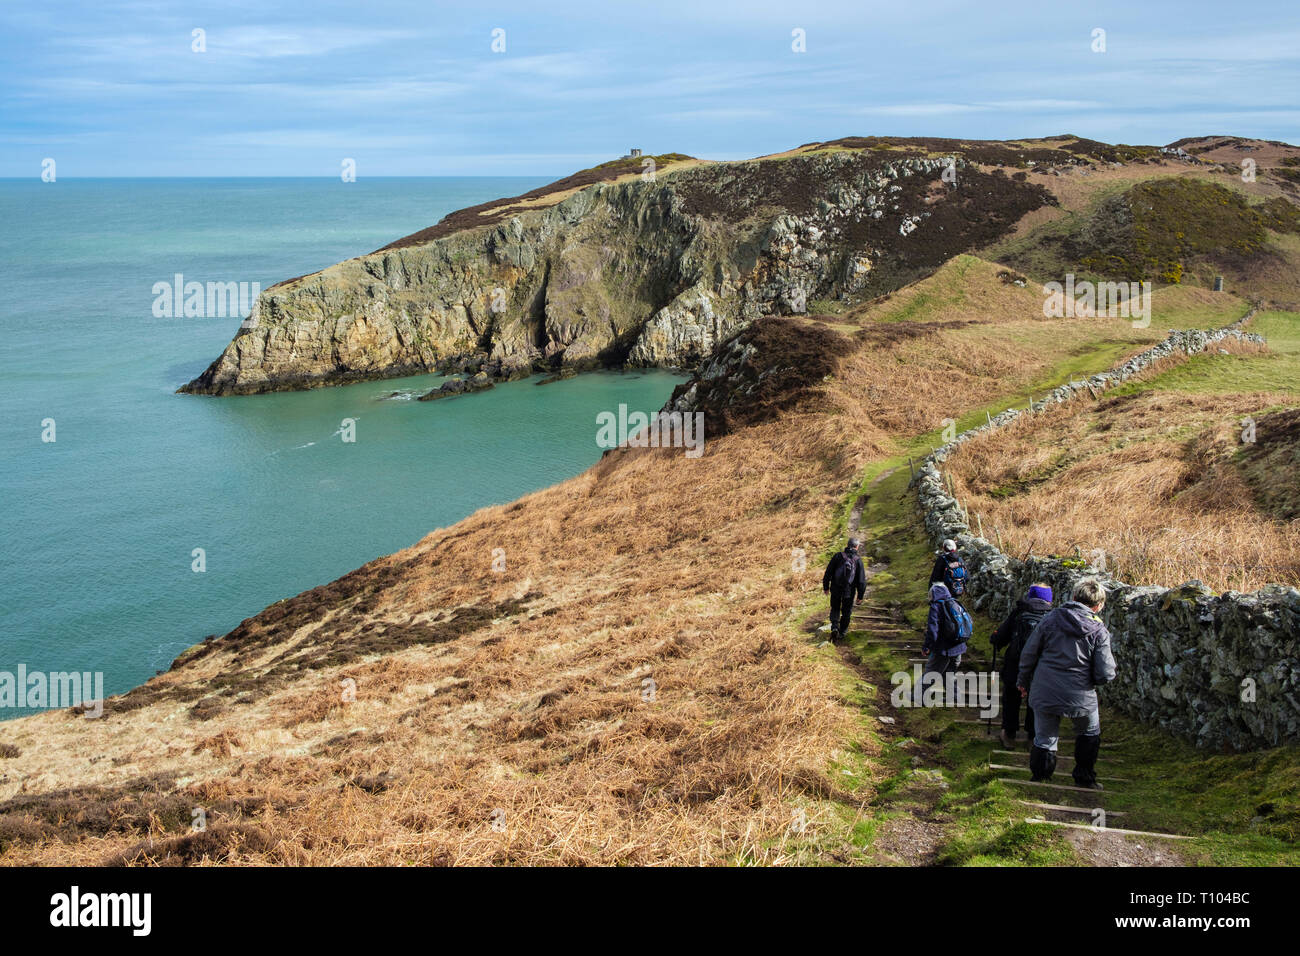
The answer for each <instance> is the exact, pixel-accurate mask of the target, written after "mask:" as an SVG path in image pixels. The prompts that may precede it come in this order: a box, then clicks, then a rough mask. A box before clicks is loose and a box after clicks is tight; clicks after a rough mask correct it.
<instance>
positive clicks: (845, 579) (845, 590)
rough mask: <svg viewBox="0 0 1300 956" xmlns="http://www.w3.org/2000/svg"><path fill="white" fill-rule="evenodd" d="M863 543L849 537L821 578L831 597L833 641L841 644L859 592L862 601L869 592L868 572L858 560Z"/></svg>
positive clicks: (825, 590)
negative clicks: (839, 641)
mask: <svg viewBox="0 0 1300 956" xmlns="http://www.w3.org/2000/svg"><path fill="white" fill-rule="evenodd" d="M860 547H861V542H860V541H858V539H857V538H849V543H848V544H847V545H846V546H845V548H844V550H843V551H840V552H837V553H836V555H835V557H833V558H831V560H830V563H829V564H827V565H826V572H825V573H824V574H823V575H822V593H823V594H829V595H830V596H831V640H832V641H838V640H839V639H840V638H841V637H843V636H845V635H847V634H848V633H849V618H850V617H852V615H853V604H854V597H855V593H856V597H857V600H858V601H859V602H860V601H861V600H862V598H863V597H864V596H865V595H866V593H867V571H866V568H864V567H863V566H862V559H861V558H860V557H858V549H859V548H860Z"/></svg>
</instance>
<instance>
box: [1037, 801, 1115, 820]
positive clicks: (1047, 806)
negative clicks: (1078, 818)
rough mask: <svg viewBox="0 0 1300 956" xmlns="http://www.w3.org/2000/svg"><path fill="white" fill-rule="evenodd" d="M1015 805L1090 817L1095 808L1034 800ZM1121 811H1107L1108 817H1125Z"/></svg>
mask: <svg viewBox="0 0 1300 956" xmlns="http://www.w3.org/2000/svg"><path fill="white" fill-rule="evenodd" d="M1016 803H1020V804H1023V805H1024V806H1026V807H1036V808H1038V809H1039V810H1055V811H1056V812H1057V813H1083V814H1088V815H1091V814H1092V812H1093V810H1095V809H1097V808H1096V807H1069V806H1066V805H1065V804H1063V803H1038V802H1036V801H1034V800H1017V801H1016ZM1126 815H1127V814H1125V813H1124V811H1122V810H1107V811H1106V816H1108V817H1122V816H1126Z"/></svg>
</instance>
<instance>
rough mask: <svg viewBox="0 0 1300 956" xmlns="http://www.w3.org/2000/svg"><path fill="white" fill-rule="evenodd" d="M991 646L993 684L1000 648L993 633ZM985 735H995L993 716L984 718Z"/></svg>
mask: <svg viewBox="0 0 1300 956" xmlns="http://www.w3.org/2000/svg"><path fill="white" fill-rule="evenodd" d="M989 647H992V648H993V663H992V664H990V665H989V683H990V684H992V683H993V676H992V675H994V674H996V673H997V672H998V649H997V648H996V647H994V645H993V636H992V635H990V636H989ZM1001 709H1002V707H1001V703H1000V702H999V706H998V710H999V711H1001ZM984 736H985V737H992V736H993V718H992V717H987V718H985V720H984Z"/></svg>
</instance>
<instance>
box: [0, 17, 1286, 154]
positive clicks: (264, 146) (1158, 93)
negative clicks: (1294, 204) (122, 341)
mask: <svg viewBox="0 0 1300 956" xmlns="http://www.w3.org/2000/svg"><path fill="white" fill-rule="evenodd" d="M1297 9H1300V8H1298V7H1297V4H1296V0H1282V2H1275V0H1257V2H1252V3H1250V4H1224V3H1222V2H1214V3H1200V2H1169V0H1159V2H1145V3H1135V2H1134V0H1127V2H1123V3H1094V4H1089V5H1087V7H1086V9H1084V5H1083V4H1075V3H1067V2H1061V0H1035V2H1014V3H1013V2H1000V0H990V2H983V3H980V2H970V3H949V2H944V0H927V2H924V3H922V2H898V0H893V2H890V3H877V2H871V0H858V2H824V3H817V2H797V3H790V2H787V3H762V2H754V0H751V2H733V0H694V2H676V0H656V2H654V3H644V2H642V3H622V2H617V0H605V2H585V0H583V2H577V0H574V2H566V0H540V2H539V0H532V2H528V3H514V2H501V0H494V2H490V3H489V2H476V3H446V2H439V0H420V2H396V0H366V2H360V0H348V2H338V0H311V2H296V0H290V2H276V0H255V2H254V0H249V2H245V0H222V2H215V0H214V2H207V3H203V2H199V3H172V2H161V0H134V2H120V3H115V2H112V0H76V2H70V0H46V2H30V3H29V2H18V0H5V3H4V6H3V7H0V176H39V175H40V169H41V162H42V160H43V159H44V158H46V157H50V158H54V159H55V160H56V162H57V164H58V174H59V176H60V178H64V177H76V176H222V175H225V176H337V175H338V173H339V169H340V164H341V162H342V160H343V159H344V158H352V159H355V160H356V164H357V175H358V176H359V177H361V176H367V175H370V176H384V175H388V176H392V175H475V174H481V175H510V174H528V175H556V176H559V175H563V174H566V173H568V172H572V171H573V170H575V169H578V168H581V167H584V166H589V165H592V164H593V163H595V162H599V161H603V160H605V159H609V158H613V157H615V156H618V155H621V154H622V153H624V152H626V150H627V149H628V148H629V147H631V146H638V147H641V148H642V149H645V150H646V151H647V152H669V151H680V152H686V153H691V154H693V155H696V156H703V157H706V158H710V159H725V158H738V157H746V156H753V155H758V154H762V153H768V152H775V151H778V150H781V149H786V148H789V147H791V146H796V145H799V144H800V143H805V142H809V141H811V140H824V139H833V138H836V137H840V136H849V135H870V134H880V135H937V136H961V137H978V138H1002V137H1010V136H1040V135H1050V134H1054V133H1062V132H1071V133H1076V134H1079V135H1083V136H1090V137H1093V138H1096V139H1101V140H1106V141H1108V142H1130V143H1159V144H1163V143H1166V142H1169V141H1170V140H1173V139H1176V138H1178V137H1181V136H1190V135H1199V134H1205V133H1235V134H1240V135H1248V136H1260V137H1264V138H1268V139H1283V140H1287V141H1290V142H1300V122H1298V121H1300V105H1298V104H1300V13H1297V12H1296V11H1297ZM497 28H500V29H503V30H504V31H505V47H506V48H505V52H503V53H494V52H493V51H492V49H491V45H492V31H493V30H494V29H497ZM1095 28H1102V29H1104V30H1105V31H1106V51H1105V52H1104V53H1095V52H1093V50H1092V45H1093V39H1092V31H1093V30H1094V29H1095ZM195 29H202V30H204V31H205V33H206V47H207V49H206V52H203V53H196V52H193V51H192V49H191V47H192V42H193V41H192V31H193V30H195ZM795 29H801V30H803V31H804V33H805V36H806V52H803V53H796V52H794V51H793V50H792V42H793V41H792V35H791V34H792V31H793V30H795Z"/></svg>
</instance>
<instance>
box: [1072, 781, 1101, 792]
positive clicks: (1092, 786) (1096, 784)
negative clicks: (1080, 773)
mask: <svg viewBox="0 0 1300 956" xmlns="http://www.w3.org/2000/svg"><path fill="white" fill-rule="evenodd" d="M1074 785H1075V786H1076V787H1082V788H1083V789H1084V790H1105V789H1106V788H1105V787H1103V786H1102V785H1101V781H1100V780H1093V781H1092V782H1091V783H1088V782H1086V781H1083V780H1076V781H1074Z"/></svg>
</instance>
